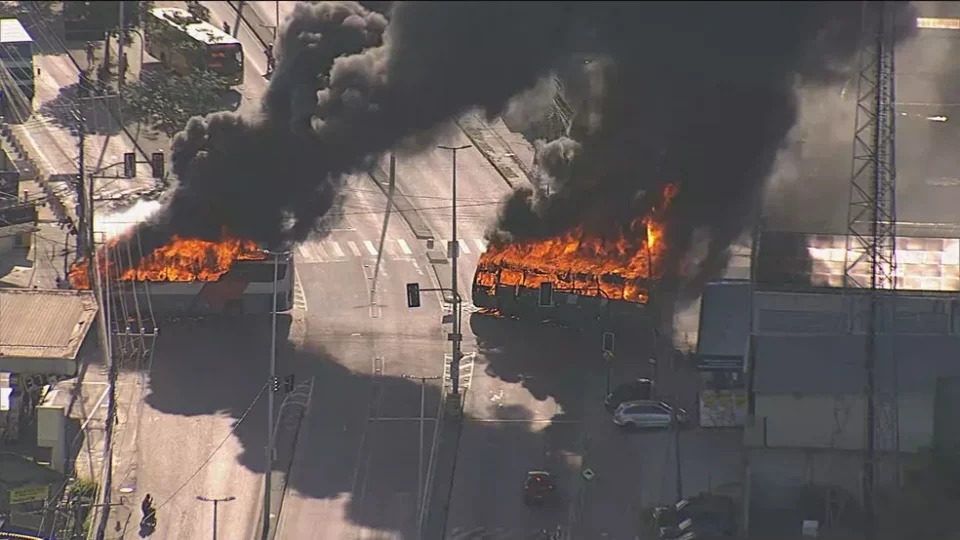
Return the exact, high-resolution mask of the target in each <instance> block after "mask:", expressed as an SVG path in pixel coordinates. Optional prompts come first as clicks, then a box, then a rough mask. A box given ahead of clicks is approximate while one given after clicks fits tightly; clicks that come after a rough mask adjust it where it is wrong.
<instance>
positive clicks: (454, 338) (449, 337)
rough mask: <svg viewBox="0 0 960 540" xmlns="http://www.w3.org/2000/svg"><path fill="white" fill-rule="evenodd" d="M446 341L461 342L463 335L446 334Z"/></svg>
mask: <svg viewBox="0 0 960 540" xmlns="http://www.w3.org/2000/svg"><path fill="white" fill-rule="evenodd" d="M447 341H463V334H447Z"/></svg>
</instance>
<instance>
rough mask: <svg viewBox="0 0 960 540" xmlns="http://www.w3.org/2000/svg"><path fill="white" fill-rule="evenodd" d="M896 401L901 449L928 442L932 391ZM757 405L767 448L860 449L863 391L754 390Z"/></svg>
mask: <svg viewBox="0 0 960 540" xmlns="http://www.w3.org/2000/svg"><path fill="white" fill-rule="evenodd" d="M899 402H900V410H899V425H900V450H901V451H903V452H916V451H917V450H918V449H919V448H920V447H922V446H929V445H930V444H931V443H932V441H933V420H934V406H933V405H934V395H933V392H930V393H925V394H909V395H901V396H900V400H899ZM755 404H756V409H755V416H756V422H757V425H758V426H760V427H761V428H762V429H763V430H764V440H765V444H766V447H768V448H836V449H843V450H860V449H863V446H864V440H865V436H864V435H865V418H866V416H865V412H866V406H865V399H864V396H862V395H847V396H824V395H804V394H792V395H782V394H776V395H769V394H757V395H755ZM883 416H884V415H882V414H881V415H880V417H879V418H878V421H882V418H883ZM878 444H882V443H881V442H880V441H878Z"/></svg>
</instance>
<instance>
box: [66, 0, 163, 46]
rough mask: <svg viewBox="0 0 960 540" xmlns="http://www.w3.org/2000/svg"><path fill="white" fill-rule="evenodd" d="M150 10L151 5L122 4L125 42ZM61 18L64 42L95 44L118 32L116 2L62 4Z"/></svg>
mask: <svg viewBox="0 0 960 540" xmlns="http://www.w3.org/2000/svg"><path fill="white" fill-rule="evenodd" d="M48 3H49V2H48ZM152 6H153V2H136V1H131V0H123V30H124V31H125V37H126V38H128V41H129V37H130V35H129V34H130V30H131V29H133V28H137V27H138V26H140V23H141V22H142V21H143V19H144V15H145V13H146V11H147V10H149V9H150V8H151V7H152ZM63 18H64V27H65V30H66V33H67V39H68V40H71V39H80V40H87V41H96V40H100V39H103V38H104V37H106V36H115V35H117V34H118V33H119V31H120V1H119V0H101V1H97V2H76V1H74V2H64V3H63Z"/></svg>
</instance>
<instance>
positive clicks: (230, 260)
mask: <svg viewBox="0 0 960 540" xmlns="http://www.w3.org/2000/svg"><path fill="white" fill-rule="evenodd" d="M118 241H119V240H113V241H111V242H110V243H109V244H108V245H107V248H108V249H109V251H110V253H109V257H105V256H104V255H103V250H101V253H100V255H98V257H97V259H98V260H99V266H100V271H101V272H102V273H106V272H105V271H106V270H107V268H106V267H107V259H108V258H109V259H110V261H109V265H110V270H111V272H112V273H115V272H116V271H117V264H116V260H117V259H119V260H120V261H121V262H122V261H123V260H125V259H126V258H127V254H126V253H125V252H124V251H125V250H120V249H116V246H117V242H118ZM266 257H267V256H266V254H265V253H263V252H262V251H261V250H260V249H259V248H258V247H257V244H256V243H255V242H251V241H249V240H239V239H236V238H231V237H228V236H225V237H224V238H223V239H222V240H220V241H219V242H212V241H209V240H198V239H192V238H181V237H179V236H173V237H172V238H171V239H170V243H168V244H167V245H165V246H161V247H159V248H157V249H155V250H153V253H150V254H149V255H146V256H145V257H143V258H142V259H140V262H139V264H138V265H137V267H136V268H127V269H126V270H124V271H123V274H122V275H120V276H119V279H120V280H121V281H154V282H156V281H178V282H189V281H217V280H218V279H220V278H221V277H222V276H223V275H224V274H226V273H227V272H228V271H229V270H230V268H231V267H233V265H234V263H236V262H237V261H259V260H264V259H266ZM69 278H70V285H71V286H72V287H73V288H75V289H89V288H90V274H89V264H88V262H87V261H85V260H82V261H79V262H77V263H75V264H74V265H73V266H72V267H71V269H70V273H69Z"/></svg>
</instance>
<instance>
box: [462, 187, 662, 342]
mask: <svg viewBox="0 0 960 540" xmlns="http://www.w3.org/2000/svg"><path fill="white" fill-rule="evenodd" d="M675 195H676V187H675V186H672V185H670V186H667V188H666V189H665V190H664V192H663V197H662V200H661V202H660V204H659V205H658V206H657V208H655V209H653V211H651V212H650V213H649V214H648V215H646V216H641V217H638V218H637V219H635V220H634V221H633V222H632V223H630V225H629V226H627V227H625V228H622V229H619V230H618V231H616V233H615V234H608V235H606V236H603V235H599V234H596V233H592V232H588V231H587V230H586V228H585V227H583V226H579V227H576V228H574V229H572V230H570V231H568V232H566V233H564V234H562V235H560V236H557V237H555V238H548V239H544V240H532V241H522V242H516V243H510V244H503V243H497V242H492V243H491V244H490V245H489V246H488V248H487V251H486V252H484V253H483V254H482V255H481V256H480V260H479V262H478V263H477V272H476V274H475V275H474V280H473V291H472V292H473V304H474V305H475V306H476V307H478V308H480V309H481V311H482V312H487V313H494V314H504V315H511V316H512V315H517V316H523V315H529V314H537V316H540V317H544V314H545V313H546V312H545V311H541V310H540V308H550V309H551V311H550V312H549V313H550V315H549V317H544V318H550V319H554V320H559V321H562V322H567V323H575V324H578V325H583V324H590V323H594V322H602V323H605V324H610V323H612V322H613V321H615V320H624V319H628V320H632V319H635V318H637V317H643V316H645V314H644V311H645V310H644V308H645V306H646V305H647V303H648V302H649V301H650V295H651V292H652V290H653V289H654V287H655V285H656V282H657V280H658V278H659V277H660V274H659V271H660V267H661V264H660V263H661V260H662V257H663V254H664V251H665V249H664V248H665V245H664V231H665V230H664V221H663V212H664V210H665V209H666V207H667V204H668V203H669V202H670V200H671V199H672V198H673V197H674V196H675Z"/></svg>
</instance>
